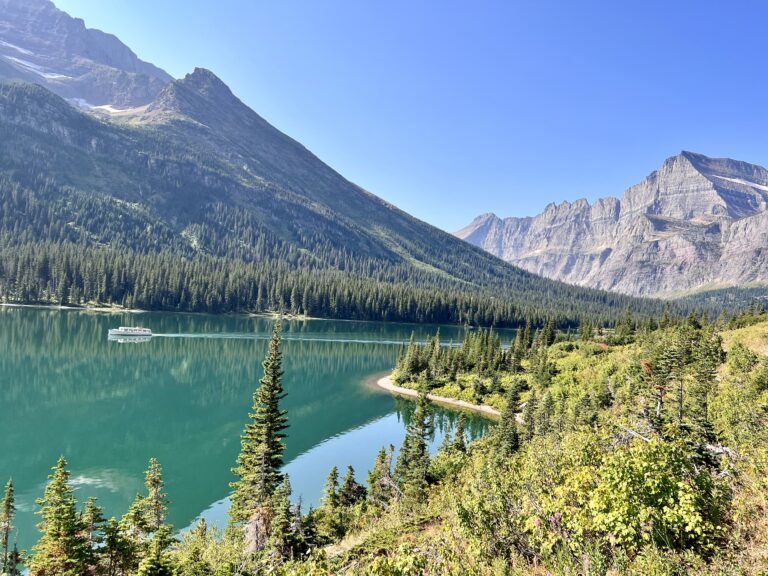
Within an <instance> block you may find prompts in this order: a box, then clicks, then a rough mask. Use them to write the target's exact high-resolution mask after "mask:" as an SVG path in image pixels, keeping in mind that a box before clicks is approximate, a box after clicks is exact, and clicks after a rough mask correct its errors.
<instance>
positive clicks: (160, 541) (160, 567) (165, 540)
mask: <svg viewBox="0 0 768 576" xmlns="http://www.w3.org/2000/svg"><path fill="white" fill-rule="evenodd" d="M171 540H172V539H171V533H170V529H169V528H168V527H167V526H160V528H159V529H158V530H157V532H155V535H154V537H153V538H152V541H151V542H150V543H149V549H148V551H147V555H146V556H145V557H144V559H143V560H142V561H141V564H139V571H138V572H137V576H176V569H175V566H174V563H173V559H172V558H171V555H170V554H168V552H167V551H166V550H167V548H168V545H169V544H170V542H171Z"/></svg>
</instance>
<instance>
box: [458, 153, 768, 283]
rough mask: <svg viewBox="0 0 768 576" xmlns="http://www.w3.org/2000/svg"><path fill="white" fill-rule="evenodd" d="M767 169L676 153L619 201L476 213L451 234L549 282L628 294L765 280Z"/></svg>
mask: <svg viewBox="0 0 768 576" xmlns="http://www.w3.org/2000/svg"><path fill="white" fill-rule="evenodd" d="M766 222H768V170H766V169H765V168H762V167H761V166H757V165H754V164H748V163H746V162H741V161H737V160H732V159H728V158H710V157H707V156H704V155H702V154H698V153H694V152H689V151H682V152H680V153H679V154H677V155H675V156H671V157H669V158H667V159H666V160H665V161H664V163H663V164H662V166H661V167H660V168H659V169H658V170H655V171H653V172H651V173H650V174H649V175H648V176H647V177H646V178H645V179H643V180H642V181H641V182H639V183H638V184H635V185H634V186H631V187H629V188H628V189H627V190H626V191H625V192H624V193H623V194H622V196H621V197H620V198H617V197H604V198H600V199H598V200H596V201H594V202H593V203H591V204H590V203H589V202H588V201H587V200H585V199H580V200H576V201H574V202H563V203H561V204H554V203H551V204H549V205H548V206H547V207H546V208H545V209H544V210H543V211H542V212H541V214H539V215H537V216H533V217H530V216H529V217H523V218H514V217H512V218H504V219H501V218H499V217H498V216H496V215H495V214H483V215H481V216H478V217H477V218H475V219H474V220H473V221H472V222H471V223H470V224H468V225H467V226H465V227H464V228H462V229H461V230H459V231H457V232H455V235H456V236H458V237H459V238H462V239H464V240H467V241H468V242H470V243H472V244H475V245H477V246H480V247H482V248H484V249H486V250H487V251H489V252H490V253H492V254H494V255H496V256H499V257H502V258H503V259H504V260H506V261H508V262H511V263H514V264H516V265H519V266H521V267H523V268H525V269H527V270H529V271H532V272H535V273H538V274H542V275H544V276H547V277H549V278H554V279H558V280H563V281H566V282H570V283H574V284H578V285H583V286H590V287H595V288H600V289H606V290H617V291H620V292H623V293H627V294H633V295H652V296H669V295H672V294H675V293H679V292H684V291H687V290H695V289H702V288H705V287H706V286H708V285H712V286H722V285H732V286H739V285H743V284H746V283H749V282H762V281H768V260H767V259H766V256H765V254H764V253H763V250H762V246H763V244H762V240H761V238H763V239H764V237H765V233H763V232H761V231H762V230H765V226H764V224H765V223H766Z"/></svg>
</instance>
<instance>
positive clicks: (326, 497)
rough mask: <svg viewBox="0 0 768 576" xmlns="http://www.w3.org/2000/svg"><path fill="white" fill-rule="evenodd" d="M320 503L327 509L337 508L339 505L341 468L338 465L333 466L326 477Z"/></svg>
mask: <svg viewBox="0 0 768 576" xmlns="http://www.w3.org/2000/svg"><path fill="white" fill-rule="evenodd" d="M320 503H321V505H322V506H323V508H325V509H327V510H336V508H338V506H339V469H338V468H337V467H336V466H334V467H333V468H331V471H330V472H329V473H328V477H327V478H326V479H325V485H324V486H323V496H322V498H321V499H320Z"/></svg>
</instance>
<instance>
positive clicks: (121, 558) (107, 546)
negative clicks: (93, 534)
mask: <svg viewBox="0 0 768 576" xmlns="http://www.w3.org/2000/svg"><path fill="white" fill-rule="evenodd" d="M135 550H136V549H135V547H134V545H133V543H132V542H131V541H130V540H129V539H128V538H127V537H126V535H125V534H124V533H123V530H122V528H121V526H120V523H119V522H118V521H117V520H116V519H115V518H110V519H109V520H108V521H107V522H106V524H105V525H104V547H103V549H102V557H103V559H104V563H105V566H106V571H107V572H106V573H107V576H116V575H118V574H125V573H127V572H128V571H129V570H130V569H131V568H135V567H138V560H137V558H136V554H135Z"/></svg>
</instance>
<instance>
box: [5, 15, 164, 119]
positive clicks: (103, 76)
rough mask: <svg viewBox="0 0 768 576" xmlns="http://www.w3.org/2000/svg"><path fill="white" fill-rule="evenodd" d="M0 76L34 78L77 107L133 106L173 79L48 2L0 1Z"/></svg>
mask: <svg viewBox="0 0 768 576" xmlns="http://www.w3.org/2000/svg"><path fill="white" fill-rule="evenodd" d="M0 79H5V80H25V81H27V82H34V83H36V84H40V85H43V86H45V87H46V88H48V89H49V90H51V91H52V92H54V93H56V94H58V95H59V96H62V97H63V98H67V99H70V101H71V102H73V103H76V104H79V105H81V106H86V107H93V106H113V107H133V106H140V105H143V104H147V103H149V102H151V101H152V100H153V99H154V98H155V97H156V96H157V94H158V93H159V92H160V91H161V90H162V88H163V86H164V85H165V84H166V83H167V82H169V81H170V80H171V79H172V78H171V76H170V75H168V74H167V73H166V72H164V71H163V70H161V69H160V68H158V67H156V66H153V65H152V64H148V63H147V62H143V61H142V60H140V59H139V58H138V57H137V56H136V54H134V53H133V52H132V51H131V49H130V48H128V47H127V46H126V45H125V44H123V43H122V42H120V40H118V39H117V38H116V37H114V36H112V35H111V34H105V33H104V32H101V31H100V30H91V29H88V28H86V27H85V24H84V23H83V21H82V20H80V19H78V18H72V17H71V16H69V15H68V14H66V13H65V12H62V11H61V10H59V9H57V8H56V6H54V4H53V3H52V2H50V1H49V0H0Z"/></svg>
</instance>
